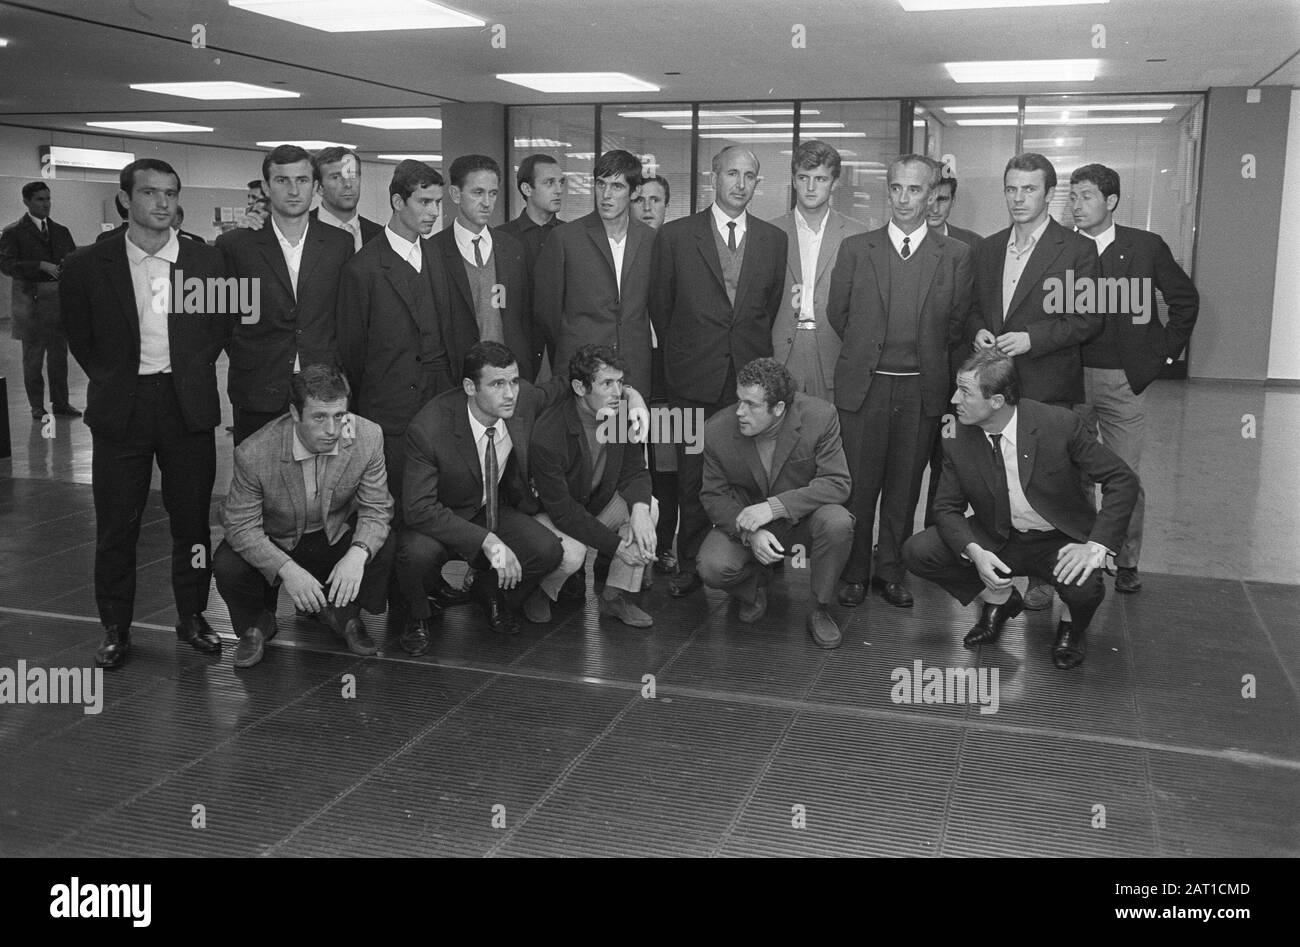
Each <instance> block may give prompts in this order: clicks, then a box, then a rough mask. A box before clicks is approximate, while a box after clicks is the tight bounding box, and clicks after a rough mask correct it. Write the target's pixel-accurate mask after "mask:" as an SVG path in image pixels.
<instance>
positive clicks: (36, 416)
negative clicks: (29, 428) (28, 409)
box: [32, 408, 45, 421]
mask: <svg viewBox="0 0 1300 947" xmlns="http://www.w3.org/2000/svg"><path fill="white" fill-rule="evenodd" d="M32 420H33V421H44V420H45V409H44V408H32Z"/></svg>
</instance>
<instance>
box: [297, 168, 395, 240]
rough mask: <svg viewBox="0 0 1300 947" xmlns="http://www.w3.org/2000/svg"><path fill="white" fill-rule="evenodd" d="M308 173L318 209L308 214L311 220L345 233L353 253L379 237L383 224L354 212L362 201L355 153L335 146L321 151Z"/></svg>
mask: <svg viewBox="0 0 1300 947" xmlns="http://www.w3.org/2000/svg"><path fill="white" fill-rule="evenodd" d="M311 172H312V178H313V180H314V181H315V182H316V193H317V194H319V195H320V206H319V207H317V208H316V209H315V210H313V211H312V212H311V219H312V220H319V221H320V222H321V223H323V224H329V225H330V226H331V227H337V228H338V229H339V230H342V231H345V232H346V233H347V234H348V236H349V237H351V238H352V246H353V248H354V249H355V250H360V249H361V248H362V247H363V246H365V245H366V244H367V243H369V242H370V241H371V240H373V239H374V238H375V237H377V236H379V233H380V231H382V230H383V229H384V227H383V225H382V224H377V223H375V222H374V221H373V220H368V219H367V218H365V217H362V216H361V215H360V214H358V213H357V204H358V203H360V201H361V160H360V159H359V158H358V157H357V153H356V152H355V151H348V150H347V149H346V148H343V147H340V146H338V145H335V146H334V147H332V148H323V149H321V150H320V151H318V152H316V154H315V156H314V157H313V158H312V159H311Z"/></svg>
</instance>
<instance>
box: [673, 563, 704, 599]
mask: <svg viewBox="0 0 1300 947" xmlns="http://www.w3.org/2000/svg"><path fill="white" fill-rule="evenodd" d="M702 584H703V583H702V582H701V581H700V574H699V573H698V572H696V571H695V569H694V568H691V569H686V570H683V571H681V572H678V573H676V574H675V575H673V577H672V578H671V579H669V580H668V594H669V595H671V596H672V597H673V598H684V597H685V596H687V595H690V594H691V593H692V592H694V591H695V590H696V589H698V588H699V587H700V586H701V585H702Z"/></svg>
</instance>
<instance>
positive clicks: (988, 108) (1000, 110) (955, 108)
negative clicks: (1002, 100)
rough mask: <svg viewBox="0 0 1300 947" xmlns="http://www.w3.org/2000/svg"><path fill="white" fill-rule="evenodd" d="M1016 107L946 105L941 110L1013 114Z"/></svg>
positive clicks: (974, 113) (956, 112)
mask: <svg viewBox="0 0 1300 947" xmlns="http://www.w3.org/2000/svg"><path fill="white" fill-rule="evenodd" d="M1018 108H1019V106H1015V105H946V106H944V109H943V110H944V111H945V112H947V113H948V114H949V115H977V114H988V115H998V114H1001V113H1008V114H1014V113H1015V112H1016V110H1017V109H1018Z"/></svg>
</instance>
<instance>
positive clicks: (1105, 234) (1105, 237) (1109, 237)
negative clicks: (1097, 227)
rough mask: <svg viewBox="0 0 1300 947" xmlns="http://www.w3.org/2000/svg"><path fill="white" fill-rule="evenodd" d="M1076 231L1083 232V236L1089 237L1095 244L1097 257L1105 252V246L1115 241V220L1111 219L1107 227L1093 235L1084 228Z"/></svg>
mask: <svg viewBox="0 0 1300 947" xmlns="http://www.w3.org/2000/svg"><path fill="white" fill-rule="evenodd" d="M1077 232H1078V233H1081V234H1083V235H1084V236H1085V237H1089V238H1091V239H1092V240H1093V241H1094V242H1095V243H1096V244H1097V256H1098V257H1100V256H1101V255H1102V254H1103V253H1105V252H1106V248H1107V247H1108V246H1110V245H1111V244H1112V243H1114V242H1115V222H1114V221H1113V220H1112V221H1111V222H1110V226H1109V227H1107V228H1106V229H1105V230H1103V231H1102V232H1101V233H1099V234H1097V236H1095V237H1094V236H1093V235H1092V234H1090V233H1088V231H1086V230H1079V231H1077Z"/></svg>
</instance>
